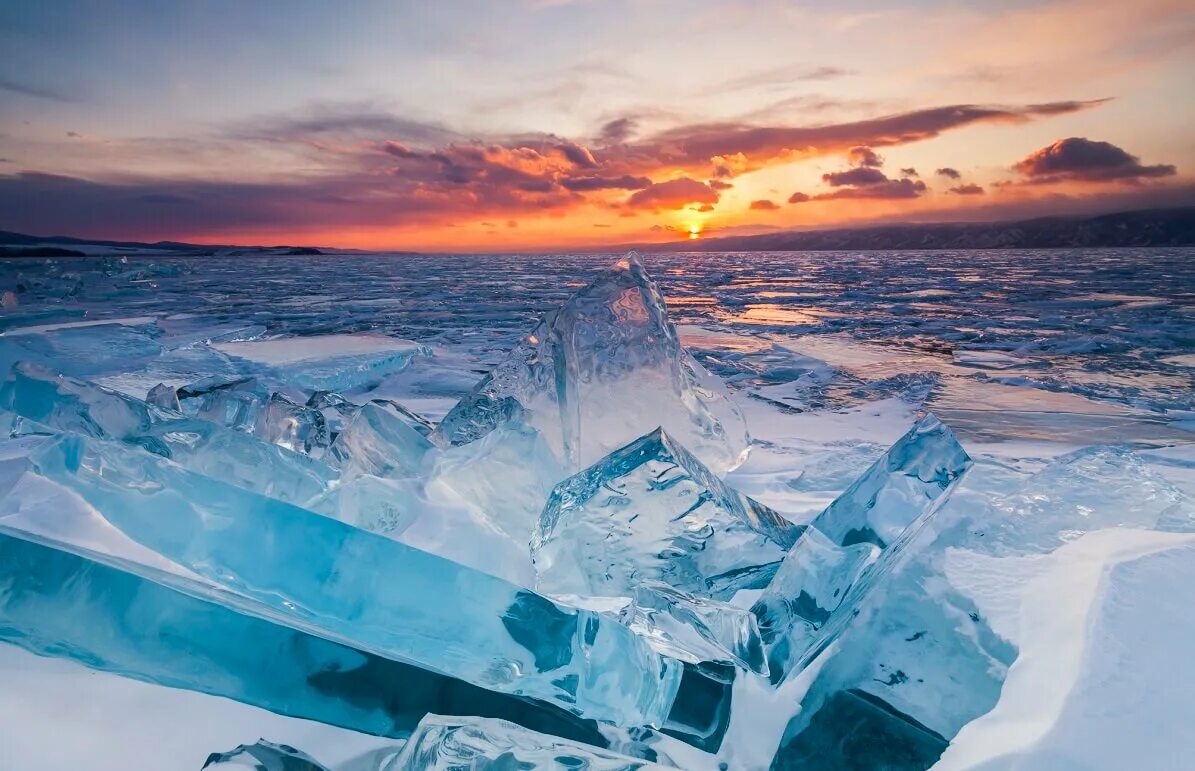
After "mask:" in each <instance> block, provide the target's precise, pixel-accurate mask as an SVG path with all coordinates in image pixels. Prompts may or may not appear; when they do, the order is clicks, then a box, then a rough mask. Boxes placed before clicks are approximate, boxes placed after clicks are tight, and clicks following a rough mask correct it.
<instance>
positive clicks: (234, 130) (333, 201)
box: [0, 102, 1098, 239]
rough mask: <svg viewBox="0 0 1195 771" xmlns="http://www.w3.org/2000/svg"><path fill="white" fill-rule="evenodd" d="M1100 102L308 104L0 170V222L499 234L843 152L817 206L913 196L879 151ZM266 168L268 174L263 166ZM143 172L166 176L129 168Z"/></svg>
mask: <svg viewBox="0 0 1195 771" xmlns="http://www.w3.org/2000/svg"><path fill="white" fill-rule="evenodd" d="M1097 103H1098V102H1059V103H1052V104H1050V105H1029V106H1022V107H985V106H976V105H955V106H950V107H939V108H930V109H922V110H912V111H909V112H905V113H900V114H896V115H888V116H884V117H880V118H874V119H868V120H861V121H852V122H845V123H831V124H822V125H816V126H791V125H779V124H772V125H746V124H739V123H723V124H695V125H680V126H677V127H675V128H673V129H670V130H667V131H663V132H659V133H656V134H654V135H648V136H644V137H641V136H639V135H638V134H637V130H636V129H637V127H636V124H635V121H634V119H633V118H631V117H630V116H623V117H617V118H615V119H614V120H611V121H608V122H607V123H605V124H604V125H603V126H601V127H600V128H599V129H598V130H597V132H596V136H595V137H594V138H592V139H590V140H585V139H578V138H568V137H561V136H557V135H554V134H551V133H546V132H526V133H522V134H490V135H480V136H479V135H476V134H469V133H466V132H461V131H458V130H456V129H454V128H450V127H448V126H445V125H442V124H439V123H435V122H428V121H421V120H414V119H410V118H407V117H404V116H402V115H396V114H394V113H392V112H390V111H389V110H387V109H385V108H384V107H382V106H379V105H378V104H376V103H373V102H356V103H339V104H314V105H311V106H309V107H307V108H304V109H303V110H300V111H297V112H295V113H291V114H273V115H265V116H260V117H257V118H254V119H251V120H245V121H238V122H236V123H235V124H231V125H226V126H223V127H216V128H214V129H210V130H208V132H207V133H197V134H194V135H191V136H187V137H176V138H160V139H155V138H152V137H147V138H141V139H135V140H116V139H105V138H102V137H91V136H87V137H83V138H80V139H76V140H74V141H73V142H67V141H66V140H60V144H59V147H61V148H63V150H64V151H69V152H72V153H76V154H77V153H79V152H83V151H84V150H87V149H88V148H90V147H91V146H92V145H94V144H97V143H103V152H102V153H91V154H90V155H89V156H88V157H97V158H102V159H104V160H105V161H106V162H113V159H116V160H118V161H119V164H118V165H117V166H116V167H114V168H113V169H112V170H111V171H109V172H107V173H104V172H93V173H90V174H87V175H81V174H79V175H73V176H70V177H58V178H52V177H50V176H48V175H38V174H16V175H8V176H3V175H0V221H2V223H3V224H2V225H0V227H3V226H7V227H9V228H11V229H16V230H22V229H23V230H42V229H47V230H57V231H75V232H86V233H88V234H92V235H94V234H99V233H104V234H108V235H112V236H120V235H129V234H134V235H136V236H137V237H149V236H156V237H161V238H182V237H184V236H190V237H195V236H197V235H202V236H204V237H205V238H207V239H212V238H222V237H223V235H222V234H224V233H235V234H238V235H240V234H244V233H246V232H249V231H250V230H253V229H257V230H261V229H265V228H274V229H280V228H291V229H295V230H297V231H303V230H311V229H316V228H319V229H322V230H325V231H328V230H335V229H337V228H358V227H372V228H386V227H401V226H404V225H405V224H410V225H412V226H420V227H422V228H423V229H428V228H432V227H435V226H439V225H447V224H450V223H454V222H459V221H462V220H463V219H465V218H467V219H468V220H469V221H475V220H477V219H480V218H484V219H487V220H490V221H493V222H499V223H500V222H502V221H504V220H506V219H508V218H521V217H524V216H531V217H534V216H539V215H540V214H543V213H549V214H552V215H559V214H562V213H564V212H566V211H569V210H572V209H575V208H577V207H581V206H596V207H603V208H607V209H613V210H617V211H618V214H619V216H634V214H635V212H636V211H639V210H644V209H648V210H651V209H681V208H684V207H686V206H697V207H701V206H713V205H714V204H715V203H717V202H718V201H719V196H720V193H721V192H722V191H724V190H728V189H730V188H731V187H732V183H731V182H730V181H729V178H731V177H734V176H735V175H738V174H742V173H746V172H749V171H752V170H754V169H758V168H762V167H764V166H766V165H768V164H773V163H779V162H784V161H787V160H792V159H796V158H803V157H814V156H833V155H847V156H848V157H849V158H851V159H852V161H853V162H854V163H855V164H856V165H855V166H854V167H853V168H850V169H844V170H842V171H838V172H833V173H832V174H827V175H826V177H825V181H826V182H827V183H828V184H829V185H830V186H831V187H832V188H835V189H834V190H833V191H830V192H825V193H822V194H821V195H817V196H814V195H812V194H810V197H811V198H813V199H815V200H825V199H833V198H851V197H854V198H869V197H870V198H884V197H887V198H900V197H905V198H908V197H916V196H917V195H919V194H920V192H922V191H923V189H924V188H923V187H921V188H918V187H917V186H916V185H914V184H913V183H910V182H908V181H907V180H890V179H888V178H887V176H886V175H884V174H883V173H882V172H881V171H880V170H879V167H878V164H880V163H882V159H881V158H880V157H879V154H878V153H877V152H876V149H875V148H881V147H890V146H893V145H897V144H901V143H904V142H911V141H917V140H920V139H925V138H928V137H932V136H936V135H938V134H939V133H941V132H944V131H949V130H954V129H960V128H963V127H966V126H970V125H976V124H982V123H1020V122H1024V121H1029V120H1033V119H1035V118H1038V117H1042V116H1046V115H1052V114H1057V113H1063V112H1071V111H1076V110H1082V109H1087V108H1089V107H1091V106H1092V105H1094V104H1097ZM73 146H78V148H79V149H78V150H76V149H74V147H73ZM10 155H11V153H10ZM72 157H78V156H77V155H76V156H72ZM261 158H268V161H269V163H268V164H265V165H262V164H259V165H254V164H255V163H257V162H258V159H261ZM217 166H218V167H219V168H218V170H217V171H212V169H213V168H216V167H217ZM68 167H69V166H68ZM88 168H95V166H90V167H88ZM138 168H152V169H170V172H169V173H167V172H165V171H162V172H155V173H156V174H160V176H154V175H151V174H144V175H138V174H136V173H135V172H130V171H129V169H134V170H135V169H138ZM279 168H288V169H294V170H295V171H293V172H291V173H278V172H277V171H276V170H277V169H279ZM229 172H231V173H229ZM255 172H259V176H257V177H254V176H253V175H254V173H255ZM718 174H722V175H724V176H723V177H721V178H719V177H718V176H717V175H718ZM228 179H238V181H236V182H230V181H226V180H228ZM701 180H709V181H708V182H703V181H701ZM22 191H24V192H22ZM790 200H793V201H794V202H796V201H798V200H800V199H799V197H798V196H795V195H794V196H793V197H792V198H790ZM117 204H119V206H117ZM101 215H102V216H101ZM274 232H278V231H277V230H275V231H274ZM97 237H98V236H97Z"/></svg>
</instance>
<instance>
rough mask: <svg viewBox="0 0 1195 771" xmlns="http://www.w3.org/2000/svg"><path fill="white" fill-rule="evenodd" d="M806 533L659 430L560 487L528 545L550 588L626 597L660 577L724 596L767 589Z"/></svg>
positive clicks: (701, 593) (542, 583) (691, 590)
mask: <svg viewBox="0 0 1195 771" xmlns="http://www.w3.org/2000/svg"><path fill="white" fill-rule="evenodd" d="M799 534H800V529H799V528H798V527H796V526H795V525H793V524H791V523H790V522H788V520H786V519H785V518H784V517H782V516H781V515H780V514H778V513H776V512H775V511H773V510H772V509H770V508H768V507H767V506H764V505H763V504H761V503H759V502H757V501H754V500H752V499H750V498H748V497H747V496H745V495H743V494H741V493H739V492H738V491H736V490H734V489H732V488H730V487H728V486H727V485H726V484H725V483H724V482H722V481H721V480H720V479H718V477H717V476H716V475H715V474H714V473H713V472H711V471H710V470H709V469H708V468H706V467H705V466H704V465H703V464H702V463H701V462H700V461H699V460H697V458H695V457H694V456H693V455H692V454H690V453H689V452H688V451H687V449H686V448H684V447H682V446H681V445H680V444H679V443H678V442H677V441H676V440H674V439H673V438H672V437H671V436H669V435H668V434H667V433H665V432H664V431H663V430H662V429H656V430H655V431H652V432H651V433H648V434H647V435H645V436H642V437H640V438H638V439H636V440H635V441H633V442H631V443H630V444H628V445H626V446H625V447H622V448H620V449H618V450H616V451H615V452H613V453H611V454H610V455H608V456H606V457H605V458H602V460H601V461H600V462H598V463H596V464H595V465H593V466H591V467H590V468H588V469H585V470H584V471H582V472H580V473H578V474H575V475H574V476H572V477H570V478H568V479H566V480H565V481H563V482H561V483H560V484H559V485H557V486H556V488H555V489H554V490H553V491H552V494H551V496H550V497H549V498H548V502H547V504H546V505H545V506H544V510H543V513H542V514H541V515H540V521H539V525H538V527H537V529H536V532H535V537H534V539H533V540H532V543H531V550H532V555H533V557H534V560H535V566H536V576H537V582H538V584H537V585H538V586H539V587H540V589H541V590H543V591H546V592H549V593H552V594H572V595H579V596H590V597H620V596H626V597H629V596H632V594H633V592H634V590H635V588H636V587H637V586H639V585H641V584H653V583H658V584H663V585H665V586H669V587H672V588H674V589H678V590H680V591H683V592H686V593H688V594H690V595H693V596H695V597H710V598H714V599H723V600H725V599H728V598H729V597H731V596H733V594H734V593H735V592H736V591H737V590H739V589H752V588H755V589H758V588H762V587H763V586H765V585H766V584H767V583H768V581H769V580H770V579H771V576H772V573H773V572H774V571H775V569H776V567H777V566H778V564H779V562H780V560H781V559H782V558H783V557H784V553H785V551H786V550H787V549H788V548H789V547H790V546H791V545H792V544H793V543H794V542H795V541H796V540H797V537H798V535H799Z"/></svg>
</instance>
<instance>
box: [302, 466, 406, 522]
mask: <svg viewBox="0 0 1195 771" xmlns="http://www.w3.org/2000/svg"><path fill="white" fill-rule="evenodd" d="M305 507H306V508H308V509H311V510H312V511H314V512H318V513H320V514H324V515H326V516H329V517H334V518H335V519H339V520H340V521H341V522H346V523H348V524H350V525H352V526H354V527H359V528H361V529H363V530H370V531H372V532H375V533H385V534H386V535H389V536H391V537H393V536H396V535H399V534H400V533H402V532H403V531H404V530H406V529H407V528H408V527H410V526H411V523H412V522H414V521H415V519H416V518H417V517H419V516H420V515H421V514H423V513H424V512H425V511H426V510H427V508H428V506H427V501H426V499H425V498H424V496H423V490H422V483H421V482H419V481H418V480H415V479H382V478H380V477H375V476H370V475H368V474H366V475H364V476H358V477H355V478H353V479H350V480H349V481H347V482H343V483H341V484H338V485H336V486H334V487H333V488H332V489H331V490H328V491H327V492H326V493H323V494H321V495H319V496H317V497H316V498H314V499H312V500H310V501H308V502H307V504H306V505H305Z"/></svg>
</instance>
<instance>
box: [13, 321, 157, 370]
mask: <svg viewBox="0 0 1195 771" xmlns="http://www.w3.org/2000/svg"><path fill="white" fill-rule="evenodd" d="M136 322H138V323H135V324H134V323H129V324H88V325H86V326H70V327H64V328H62V329H53V330H46V331H44V332H24V333H23V332H22V331H21V330H19V329H17V330H13V331H11V332H9V333H7V334H5V335H4V337H3V342H4V344H3V346H0V347H2V348H4V349H7V350H4V351H0V363H3V362H4V360H5V359H9V358H11V359H12V361H17V360H22V359H27V360H32V361H34V362H37V363H39V364H42V365H44V366H46V367H49V368H51V369H53V370H55V371H56V372H62V373H65V374H68V375H76V376H81V377H88V376H93V375H97V374H101V373H105V372H111V371H128V370H129V369H133V368H136V367H138V366H143V365H144V363H145V362H146V361H148V360H150V359H153V358H154V357H156V356H158V355H159V354H161V353H162V346H161V344H160V343H159V342H158V341H157V339H156V336H155V334H154V333H157V332H158V330H157V329H156V328H155V327H153V325H152V323H151V322H152V319H150V318H144V319H137V320H136ZM12 361H9V362H8V366H11V365H12Z"/></svg>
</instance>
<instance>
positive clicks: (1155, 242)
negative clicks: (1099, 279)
mask: <svg viewBox="0 0 1195 771" xmlns="http://www.w3.org/2000/svg"><path fill="white" fill-rule="evenodd" d="M1128 246H1195V206H1188V207H1182V208H1174V209H1146V210H1143V211H1129V212H1118V213H1115V214H1102V215H1099V216H1094V217H1042V218H1040V219H1032V220H1019V221H1015V222H965V223H935V224H924V225H918V224H904V225H877V226H868V227H857V228H839V229H835V230H804V231H785V232H783V233H765V234H761V235H754V236H724V237H721V238H717V237H715V238H701V239H698V240H691V241H678V242H675V243H668V244H651V245H644V246H643V247H642V248H644V249H651V250H653V251H661V250H665V251H676V252H690V251H694V252H736V251H745V252H771V251H776V252H788V251H840V250H841V251H855V250H866V249H885V250H894V249H1057V248H1068V247H1069V248H1075V247H1128Z"/></svg>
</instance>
